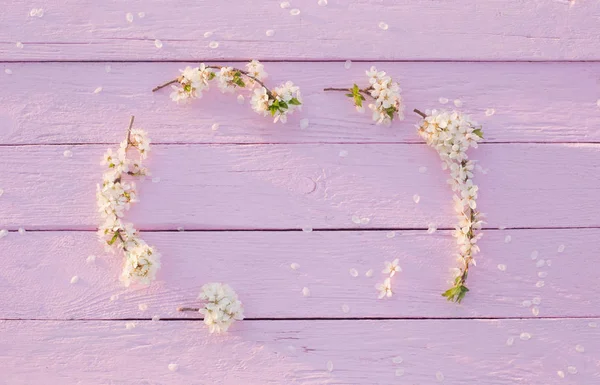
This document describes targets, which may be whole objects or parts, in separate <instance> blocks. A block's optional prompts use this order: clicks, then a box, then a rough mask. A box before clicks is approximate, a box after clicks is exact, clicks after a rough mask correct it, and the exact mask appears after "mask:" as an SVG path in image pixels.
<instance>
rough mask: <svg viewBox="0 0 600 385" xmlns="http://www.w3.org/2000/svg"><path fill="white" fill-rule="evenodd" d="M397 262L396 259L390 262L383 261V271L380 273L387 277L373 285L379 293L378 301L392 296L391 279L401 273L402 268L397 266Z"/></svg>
mask: <svg viewBox="0 0 600 385" xmlns="http://www.w3.org/2000/svg"><path fill="white" fill-rule="evenodd" d="M399 262H400V260H399V259H398V258H396V259H394V260H393V261H392V262H388V261H385V269H383V271H382V273H383V274H385V275H387V277H386V278H385V279H384V280H383V282H382V283H378V284H377V285H375V289H377V291H378V292H379V296H378V298H379V299H382V298H385V297H388V298H389V297H391V296H392V294H393V292H392V277H393V276H394V275H396V273H398V272H401V271H402V268H401V267H400V266H399V265H398V263H399Z"/></svg>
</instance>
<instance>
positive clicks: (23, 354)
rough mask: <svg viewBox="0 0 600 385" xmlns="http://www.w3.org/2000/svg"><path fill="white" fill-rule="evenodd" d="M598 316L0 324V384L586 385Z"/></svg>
mask: <svg viewBox="0 0 600 385" xmlns="http://www.w3.org/2000/svg"><path fill="white" fill-rule="evenodd" d="M598 321H599V319H579V320H537V321H532V320H491V321H480V320H468V321H461V320H450V321H449V320H436V321H434V320H413V321H399V320H396V321H312V322H310V321H280V322H264V321H261V322H256V321H242V322H240V323H238V324H236V325H234V326H233V327H232V329H231V330H235V332H234V333H231V334H229V335H225V336H215V335H207V332H206V329H205V328H204V326H203V325H202V323H200V322H152V321H145V322H137V325H136V327H135V328H133V329H127V328H126V327H125V322H124V321H116V322H114V321H113V322H106V321H105V322H101V321H86V322H81V321H76V322H68V321H62V322H56V321H49V322H39V321H0V336H1V337H2V338H0V347H1V348H2V349H0V371H1V372H2V373H3V376H2V378H0V384H3V385H5V384H6V385H8V384H10V385H19V384H24V385H25V384H26V385H29V384H35V383H85V384H90V385H93V384H112V385H125V384H194V385H196V384H224V385H233V384H236V385H237V384H240V383H244V384H252V385H254V384H256V385H263V384H315V385H316V384H319V385H320V384H360V385H363V384H364V385H367V384H368V385H377V384H386V385H387V384H392V383H399V382H400V381H402V382H406V383H411V384H436V383H440V382H441V383H444V384H464V385H479V384H486V385H513V384H547V385H553V384H573V385H575V384H577V385H581V384H595V383H598V381H600V370H599V361H598V355H599V351H598V346H599V345H600V334H599V333H598V329H597V328H591V327H589V326H588V323H590V322H596V323H597V322H598ZM521 333H529V334H530V335H531V339H530V340H527V341H523V340H521V339H520V338H519V335H520V334H521ZM509 338H513V339H514V343H513V345H512V346H507V345H506V341H507V340H508V339H509ZM578 344H582V345H583V346H584V349H585V352H584V353H579V352H577V351H576V350H575V346H577V345H578ZM108 351H109V352H111V354H106V353H107V352H108ZM398 357H399V358H401V360H402V362H401V363H395V362H394V359H396V361H398ZM328 362H331V363H332V364H333V368H332V371H331V372H329V371H328V370H327V363H328ZM171 363H175V364H178V365H179V367H178V370H177V371H175V372H172V371H170V370H169V369H168V365H169V364H171ZM568 367H573V368H575V370H576V371H577V373H576V374H570V373H568V369H567V368H568ZM466 368H468V370H466ZM398 369H401V370H403V372H404V373H403V375H402V376H397V375H396V373H397V370H398ZM559 370H561V371H564V373H565V378H564V379H562V378H560V377H559V376H558V375H557V371H559ZM398 373H400V372H398ZM436 375H437V376H443V380H442V381H439V380H438V379H436ZM440 378H442V377H440Z"/></svg>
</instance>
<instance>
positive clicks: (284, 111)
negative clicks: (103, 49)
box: [152, 60, 302, 123]
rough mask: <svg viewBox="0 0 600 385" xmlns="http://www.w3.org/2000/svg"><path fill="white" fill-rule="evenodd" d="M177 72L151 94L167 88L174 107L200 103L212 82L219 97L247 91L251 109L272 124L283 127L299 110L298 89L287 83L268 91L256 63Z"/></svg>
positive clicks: (202, 66) (262, 67) (187, 69)
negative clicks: (177, 75) (249, 96)
mask: <svg viewBox="0 0 600 385" xmlns="http://www.w3.org/2000/svg"><path fill="white" fill-rule="evenodd" d="M180 72H181V75H180V76H179V77H178V78H177V79H175V80H171V81H169V82H167V83H165V84H162V85H160V86H158V87H155V88H154V89H153V90H152V91H153V92H154V91H158V90H160V89H161V88H164V87H166V86H169V85H171V87H172V89H173V91H172V92H171V99H172V100H173V101H175V102H177V103H187V102H190V101H191V100H193V99H200V98H201V97H202V95H203V93H204V92H206V91H208V90H209V89H210V84H211V82H213V81H214V82H216V83H217V87H218V88H219V90H221V92H222V93H233V92H236V91H238V90H247V91H249V92H250V93H251V100H250V104H251V106H252V109H253V110H254V111H255V112H256V113H258V114H260V115H263V116H269V115H270V116H271V117H273V122H275V123H276V122H278V121H279V122H281V123H285V122H286V121H287V117H288V115H290V114H292V113H293V112H294V111H295V110H301V108H302V96H301V94H300V88H299V87H298V86H296V85H294V83H292V82H291V81H287V82H285V83H282V84H281V85H279V86H278V87H275V88H273V89H269V88H268V87H267V86H266V85H265V84H264V83H263V81H264V80H265V79H266V78H267V73H266V72H265V68H264V65H263V64H262V63H260V62H259V61H258V60H252V61H250V62H249V63H247V64H246V69H239V68H235V67H229V66H216V65H206V64H204V63H201V64H200V65H199V66H198V67H189V66H188V67H186V68H185V69H183V70H180Z"/></svg>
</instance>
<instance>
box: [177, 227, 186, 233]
mask: <svg viewBox="0 0 600 385" xmlns="http://www.w3.org/2000/svg"><path fill="white" fill-rule="evenodd" d="M177 231H179V232H182V231H185V229H184V228H183V227H181V226H180V227H178V228H177Z"/></svg>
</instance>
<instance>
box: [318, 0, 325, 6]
mask: <svg viewBox="0 0 600 385" xmlns="http://www.w3.org/2000/svg"><path fill="white" fill-rule="evenodd" d="M317 4H319V5H320V6H321V7H324V6H326V5H327V0H319V1H318V2H317Z"/></svg>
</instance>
